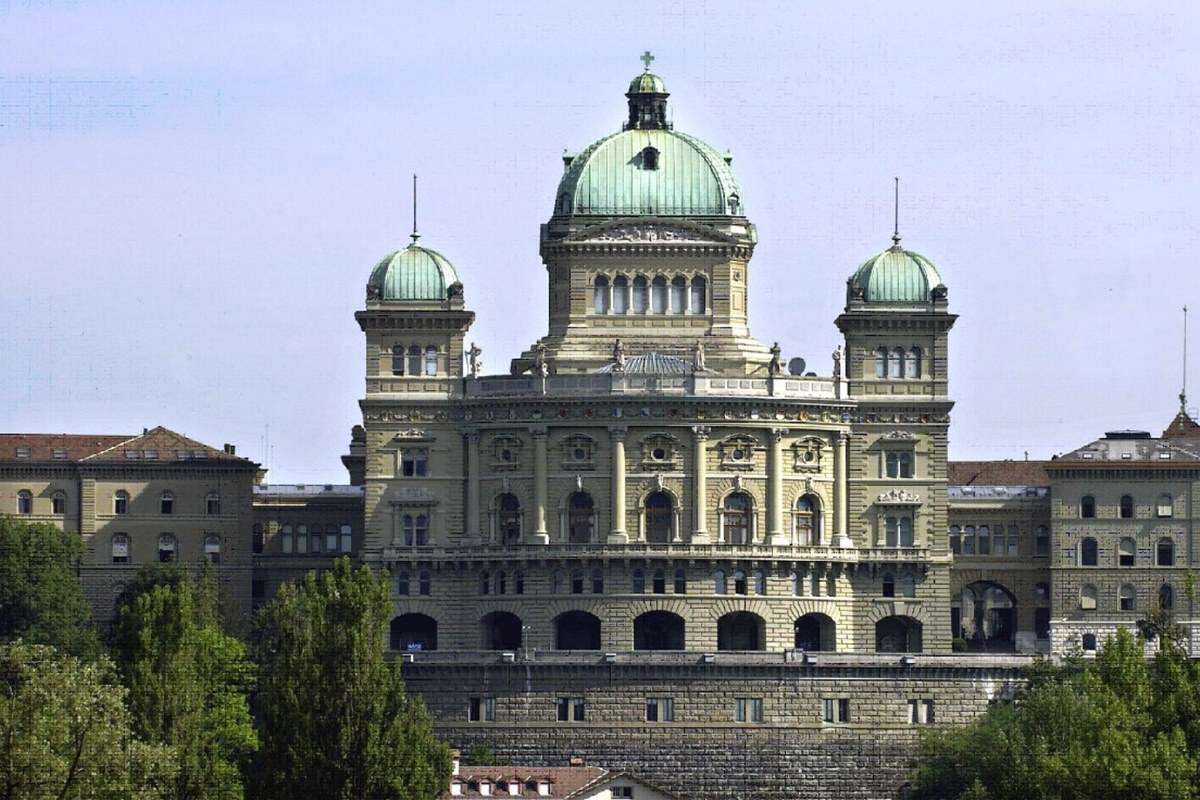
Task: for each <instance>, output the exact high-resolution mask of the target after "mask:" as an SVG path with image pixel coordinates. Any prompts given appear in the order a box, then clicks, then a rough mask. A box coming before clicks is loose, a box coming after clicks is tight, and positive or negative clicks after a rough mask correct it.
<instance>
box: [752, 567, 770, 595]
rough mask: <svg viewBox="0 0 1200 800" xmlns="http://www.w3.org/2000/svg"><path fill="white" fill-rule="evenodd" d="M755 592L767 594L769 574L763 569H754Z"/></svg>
mask: <svg viewBox="0 0 1200 800" xmlns="http://www.w3.org/2000/svg"><path fill="white" fill-rule="evenodd" d="M753 577H754V593H755V594H758V595H765V594H766V593H767V576H766V575H764V574H763V573H762V571H761V570H755V571H754V575H753Z"/></svg>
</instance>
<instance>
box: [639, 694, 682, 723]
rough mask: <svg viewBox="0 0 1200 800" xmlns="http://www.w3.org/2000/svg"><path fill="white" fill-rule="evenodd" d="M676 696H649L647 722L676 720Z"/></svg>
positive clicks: (647, 699) (647, 700)
mask: <svg viewBox="0 0 1200 800" xmlns="http://www.w3.org/2000/svg"><path fill="white" fill-rule="evenodd" d="M674 721H675V698H673V697H647V698H646V722H674Z"/></svg>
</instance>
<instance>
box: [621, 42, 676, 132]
mask: <svg viewBox="0 0 1200 800" xmlns="http://www.w3.org/2000/svg"><path fill="white" fill-rule="evenodd" d="M652 61H654V56H652V55H650V51H649V50H647V51H646V52H645V53H642V63H643V64H644V65H645V70H644V71H643V72H642V74H641V75H638V76H637V77H636V78H634V79H633V80H632V81H630V82H629V91H628V92H626V93H625V96H626V97H627V98H629V120H628V121H627V122H626V123H625V126H624V129H625V130H627V131H628V130H670V128H671V123H670V122H668V121H667V98H668V97H670V93H668V92H667V85H666V84H665V83H663V79H662V78H660V77H658V76H657V75H655V74H654V73H653V72H651V71H650V62H652Z"/></svg>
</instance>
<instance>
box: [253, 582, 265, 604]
mask: <svg viewBox="0 0 1200 800" xmlns="http://www.w3.org/2000/svg"><path fill="white" fill-rule="evenodd" d="M250 596H251V597H253V598H254V599H255V600H261V599H262V598H264V597H266V596H267V584H266V581H261V580H255V581H250Z"/></svg>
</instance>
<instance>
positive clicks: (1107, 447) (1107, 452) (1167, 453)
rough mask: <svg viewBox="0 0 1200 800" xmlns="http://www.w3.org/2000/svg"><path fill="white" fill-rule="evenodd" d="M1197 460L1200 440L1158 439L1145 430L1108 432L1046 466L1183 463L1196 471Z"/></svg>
mask: <svg viewBox="0 0 1200 800" xmlns="http://www.w3.org/2000/svg"><path fill="white" fill-rule="evenodd" d="M1197 461H1200V439H1178V438H1177V439H1155V438H1153V437H1152V436H1151V435H1150V434H1149V433H1147V432H1145V431H1109V432H1108V433H1106V434H1105V435H1104V438H1103V439H1097V440H1096V441H1094V442H1091V443H1090V444H1086V445H1084V446H1083V447H1080V448H1079V449H1077V450H1072V451H1071V452H1069V453H1064V454H1063V455H1061V456H1059V457H1058V458H1057V459H1055V460H1054V462H1053V463H1051V464H1048V465H1047V466H1048V467H1049V468H1050V469H1058V468H1060V467H1063V468H1065V467H1067V466H1070V467H1071V468H1077V467H1080V466H1086V465H1093V464H1094V465H1096V466H1100V465H1103V466H1104V467H1105V468H1112V467H1121V466H1125V465H1130V466H1132V465H1135V464H1136V465H1138V466H1140V467H1145V466H1147V465H1154V466H1162V467H1170V466H1173V465H1176V464H1179V463H1180V462H1183V463H1184V464H1188V465H1190V466H1192V467H1193V468H1194V466H1195V462H1197ZM1064 462H1065V463H1064Z"/></svg>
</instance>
